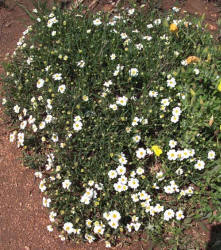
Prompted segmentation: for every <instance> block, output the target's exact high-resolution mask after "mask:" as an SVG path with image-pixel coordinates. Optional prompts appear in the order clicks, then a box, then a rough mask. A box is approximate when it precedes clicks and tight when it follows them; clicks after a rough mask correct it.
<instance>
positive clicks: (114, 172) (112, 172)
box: [108, 170, 117, 179]
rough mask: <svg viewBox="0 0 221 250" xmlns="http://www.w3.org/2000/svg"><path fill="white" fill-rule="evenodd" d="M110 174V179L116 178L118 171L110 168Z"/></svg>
mask: <svg viewBox="0 0 221 250" xmlns="http://www.w3.org/2000/svg"><path fill="white" fill-rule="evenodd" d="M108 176H109V178H110V179H114V178H116V177H117V171H116V170H110V171H109V172H108Z"/></svg>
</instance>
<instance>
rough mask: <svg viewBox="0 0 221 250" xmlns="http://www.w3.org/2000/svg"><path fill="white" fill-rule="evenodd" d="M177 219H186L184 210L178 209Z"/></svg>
mask: <svg viewBox="0 0 221 250" xmlns="http://www.w3.org/2000/svg"><path fill="white" fill-rule="evenodd" d="M176 219H177V220H182V219H184V215H183V211H182V210H178V211H177V212H176Z"/></svg>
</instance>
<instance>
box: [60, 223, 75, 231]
mask: <svg viewBox="0 0 221 250" xmlns="http://www.w3.org/2000/svg"><path fill="white" fill-rule="evenodd" d="M63 229H64V231H66V232H67V233H68V234H71V233H73V232H74V228H73V224H72V223H71V222H66V223H65V224H64V226H63Z"/></svg>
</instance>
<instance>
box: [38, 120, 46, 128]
mask: <svg viewBox="0 0 221 250" xmlns="http://www.w3.org/2000/svg"><path fill="white" fill-rule="evenodd" d="M44 128H45V122H44V121H42V122H40V124H39V129H44Z"/></svg>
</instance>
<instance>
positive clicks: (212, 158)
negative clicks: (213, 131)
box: [208, 150, 216, 160]
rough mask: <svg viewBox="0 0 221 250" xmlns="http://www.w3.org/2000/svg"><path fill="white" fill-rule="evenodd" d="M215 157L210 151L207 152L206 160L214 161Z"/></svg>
mask: <svg viewBox="0 0 221 250" xmlns="http://www.w3.org/2000/svg"><path fill="white" fill-rule="evenodd" d="M215 157H216V153H215V152H214V151H213V150H210V151H209V152H208V159H209V160H214V159H215Z"/></svg>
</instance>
